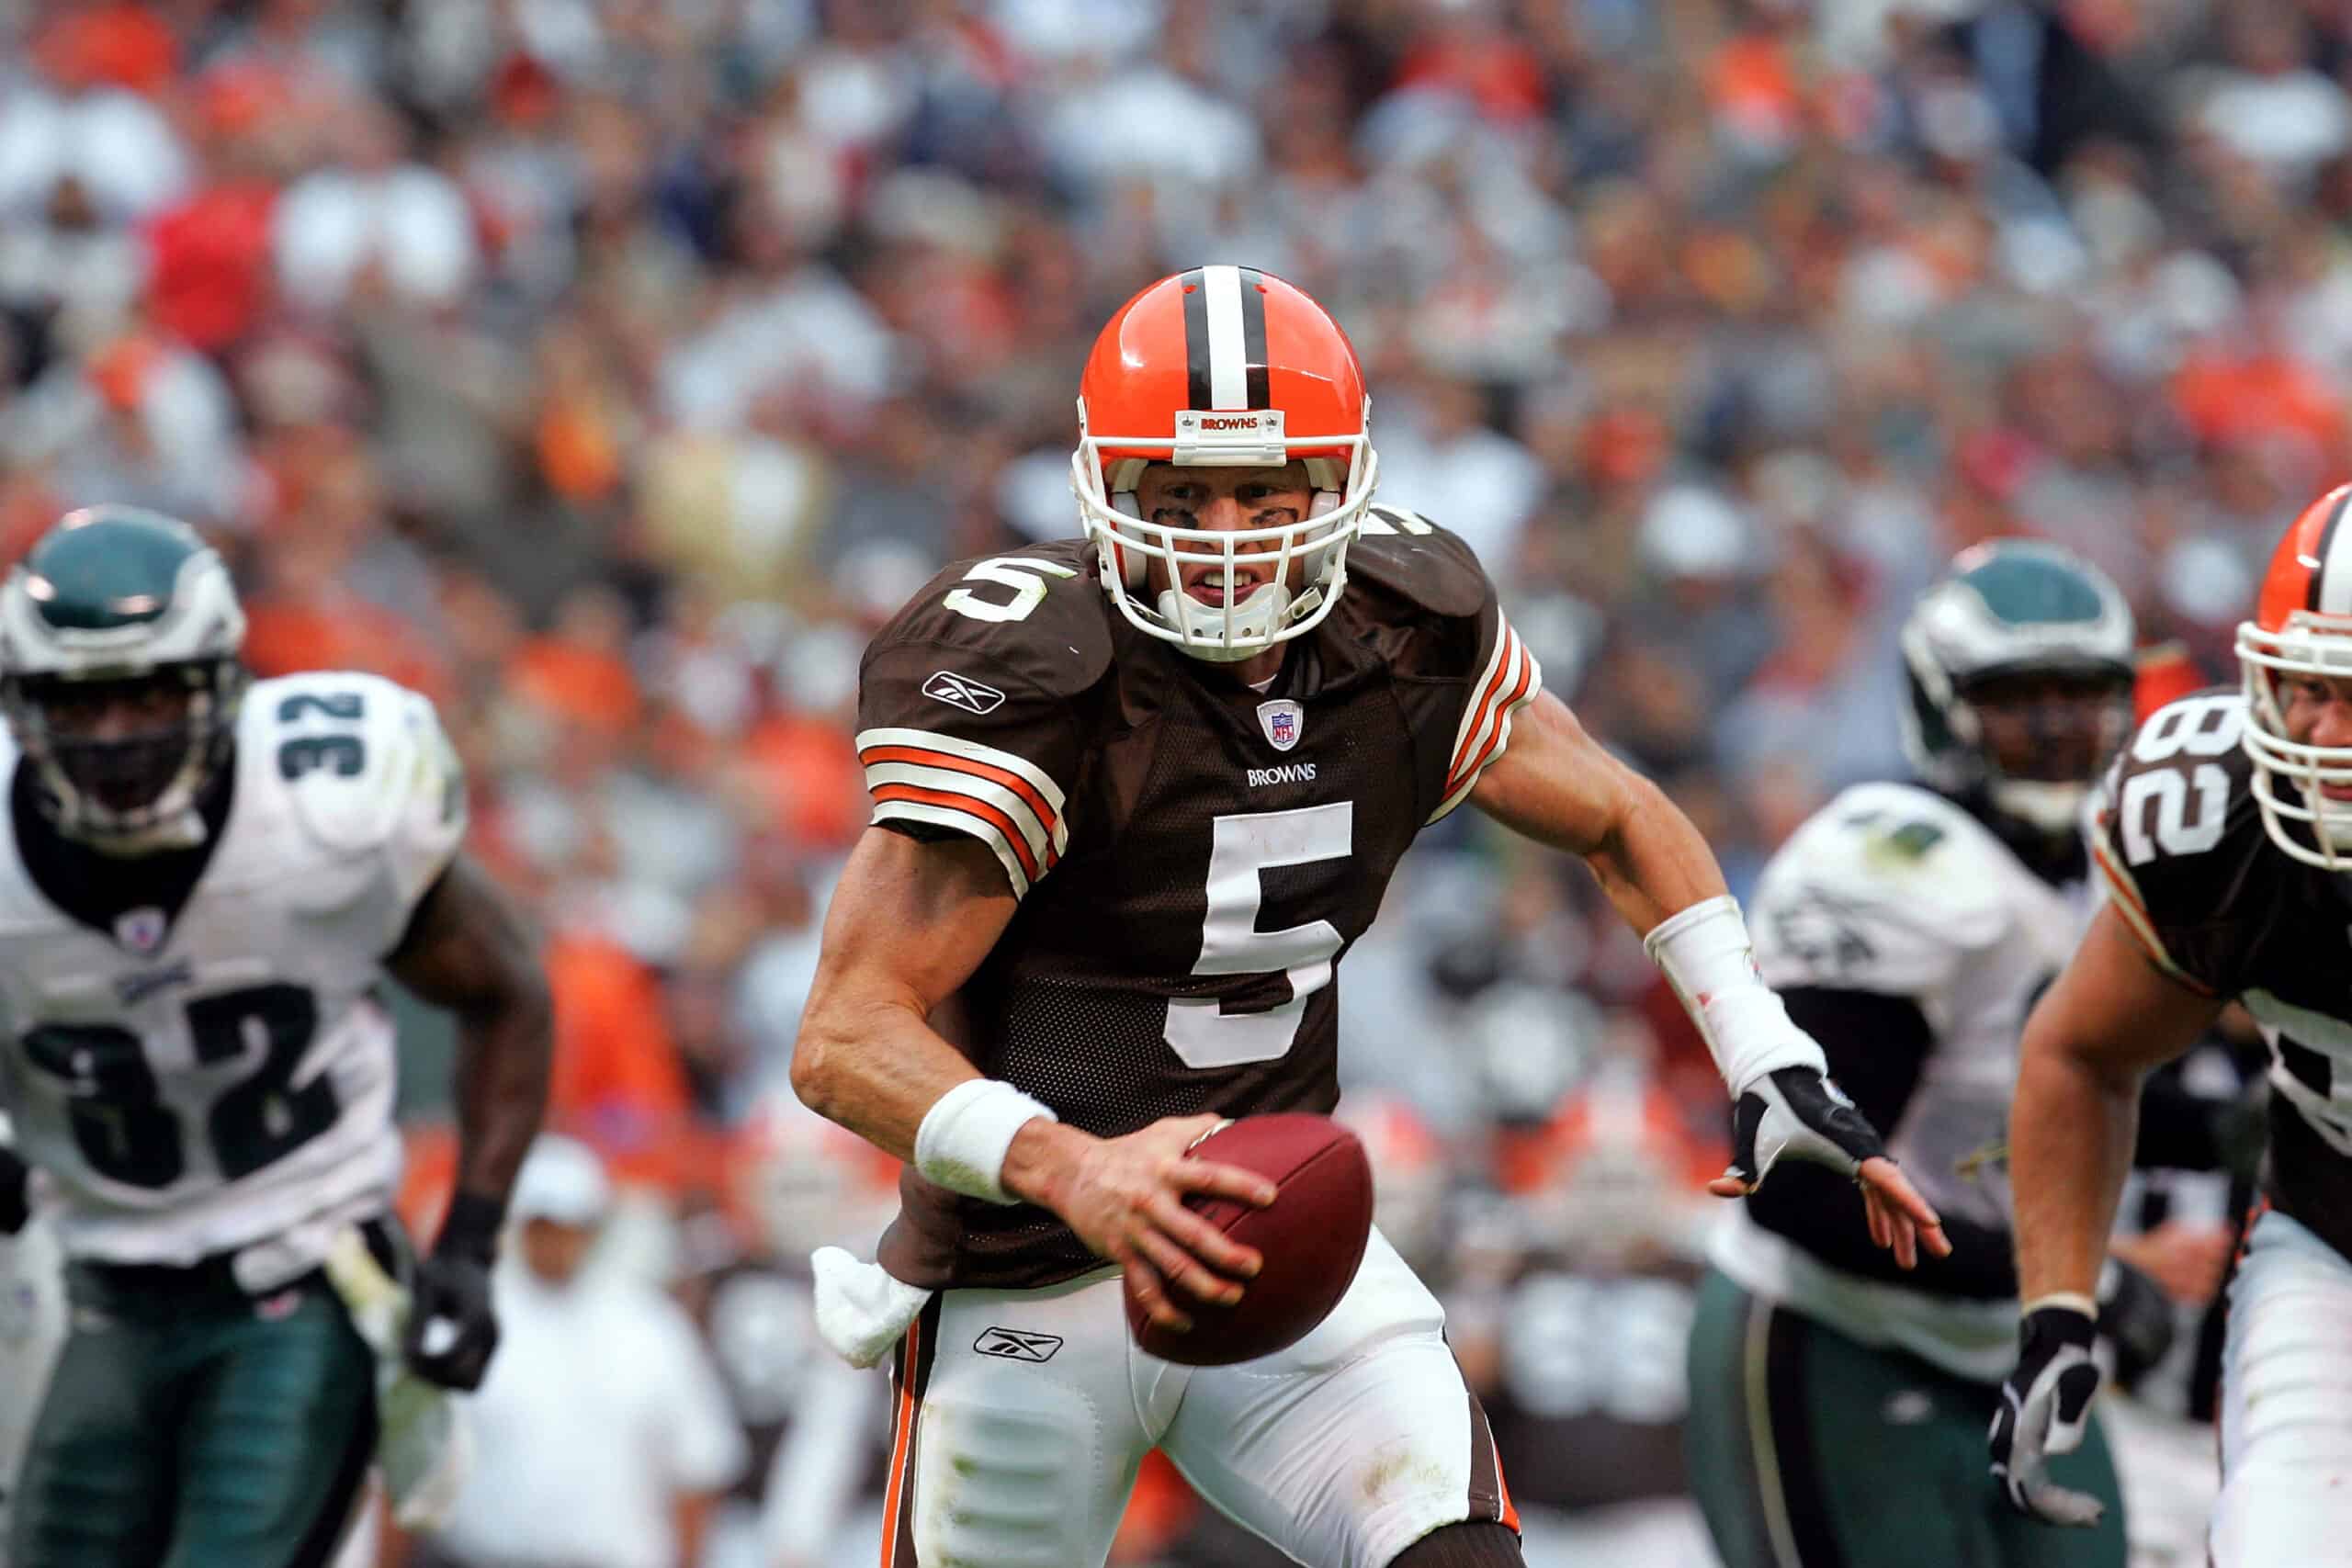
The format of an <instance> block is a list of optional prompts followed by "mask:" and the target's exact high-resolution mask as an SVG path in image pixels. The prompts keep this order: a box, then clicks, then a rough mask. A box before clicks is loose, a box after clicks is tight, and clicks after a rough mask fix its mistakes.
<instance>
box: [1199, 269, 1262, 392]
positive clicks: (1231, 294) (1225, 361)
mask: <svg viewBox="0 0 2352 1568" xmlns="http://www.w3.org/2000/svg"><path fill="white" fill-rule="evenodd" d="M1201 294H1202V297H1203V299H1204V300H1205V301H1206V302H1207V305H1208V327H1209V407H1211V408H1213V409H1246V408H1248V407H1249V406H1250V350H1249V344H1248V341H1247V337H1246V334H1245V333H1244V332H1243V329H1242V324H1241V269H1240V268H1239V267H1238V266H1204V267H1203V268H1201Z"/></svg>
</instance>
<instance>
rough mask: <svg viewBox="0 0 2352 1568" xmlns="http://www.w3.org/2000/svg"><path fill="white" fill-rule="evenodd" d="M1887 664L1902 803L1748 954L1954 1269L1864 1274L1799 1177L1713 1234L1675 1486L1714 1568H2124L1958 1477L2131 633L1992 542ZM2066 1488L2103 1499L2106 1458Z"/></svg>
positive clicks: (1805, 878) (2127, 671) (2095, 592)
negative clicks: (2046, 1007)
mask: <svg viewBox="0 0 2352 1568" xmlns="http://www.w3.org/2000/svg"><path fill="white" fill-rule="evenodd" d="M1902 645H1903V654H1904V660H1905V665H1906V667H1907V674H1908V676H1909V684H1910V691H1911V698H1912V702H1911V707H1910V710H1909V712H1908V715H1907V722H1906V724H1905V740H1906V750H1908V751H1909V753H1910V755H1911V758H1912V761H1913V763H1914V765H1915V767H1916V768H1917V771H1918V773H1919V775H1920V782H1919V783H1917V784H1893V783H1887V784H1861V785H1858V786H1856V787H1854V788H1851V789H1849V790H1847V791H1845V792H1844V793H1843V794H1841V795H1838V797H1837V798H1836V799H1835V800H1833V801H1831V802H1830V804H1829V805H1828V806H1826V807H1824V808H1823V809H1822V810H1821V811H1820V812H1818V813H1817V814H1816V815H1815V816H1814V818H1812V819H1811V820H1809V821H1808V822H1806V823H1805V825H1804V827H1802V828H1800V829H1798V830H1797V831H1796V833H1795V834H1794V835H1793V836H1792V838H1791V839H1790V840H1789V841H1788V843H1787V844H1786V845H1785V846H1783V847H1782V848H1781V852H1779V853H1778V854H1777V855H1776V856H1775V857H1774V858H1773V860H1772V862H1771V863H1770V865H1769V866H1768V867H1767V868H1766V869H1765V872H1764V874H1763V877H1762V879H1761V881H1760V883H1759V884H1758V889H1757V893H1756V897H1755V899H1754V902H1753V908H1754V910H1755V913H1756V921H1755V926H1754V931H1755V934H1756V951H1757V958H1758V963H1759V964H1760V965H1761V966H1762V968H1763V971H1764V977H1765V979H1766V980H1768V981H1769V982H1770V984H1771V985H1772V986H1773V987H1775V988H1776V989H1778V990H1779V991H1780V993H1781V996H1782V997H1783V998H1785V999H1786V1001H1787V1003H1788V1007H1789V1012H1790V1015H1791V1016H1792V1017H1793V1018H1794V1019H1796V1020H1797V1021H1798V1022H1799V1024H1801V1025H1802V1026H1803V1027H1804V1029H1806V1030H1807V1031H1808V1032H1811V1033H1812V1034H1813V1036H1814V1037H1815V1039H1817V1040H1819V1041H1820V1042H1821V1044H1822V1049H1823V1051H1824V1052H1825V1053H1826V1055H1827V1056H1828V1058H1829V1063H1830V1070H1831V1072H1832V1073H1833V1074H1834V1075H1835V1076H1836V1077H1837V1079H1838V1083H1839V1084H1840V1085H1842V1086H1843V1087H1844V1088H1845V1089H1846V1091H1847V1092H1848V1093H1849V1094H1850V1095H1851V1096H1852V1097H1853V1099H1854V1100H1855V1102H1856V1103H1857V1105H1859V1106H1860V1109H1861V1111H1862V1112H1863V1114H1864V1115H1866V1116H1867V1117H1869V1118H1870V1120H1871V1122H1873V1123H1874V1124H1875V1125H1878V1126H1880V1127H1884V1128H1886V1129H1888V1131H1889V1134H1890V1136H1889V1137H1888V1140H1887V1142H1888V1147H1889V1149H1890V1151H1891V1152H1893V1153H1894V1154H1895V1155H1896V1156H1898V1157H1899V1158H1900V1159H1901V1161H1902V1163H1903V1165H1904V1168H1905V1169H1907V1170H1908V1171H1910V1172H1911V1174H1912V1177H1913V1179H1915V1180H1916V1181H1917V1182H1918V1184H1919V1187H1920V1190H1922V1191H1923V1192H1924V1193H1926V1194H1927V1196H1928V1199H1929V1201H1931V1202H1933V1203H1934V1204H1935V1205H1936V1207H1937V1209H1938V1211H1939V1213H1942V1215H1943V1216H1944V1224H1945V1226H1946V1229H1947V1232H1948V1234H1949V1235H1951V1240H1952V1251H1951V1256H1950V1257H1948V1258H1921V1259H1920V1266H1919V1268H1918V1269H1917V1271H1916V1272H1910V1273H1902V1272H1898V1271H1897V1270H1894V1269H1889V1268H1886V1267H1884V1266H1883V1265H1882V1264H1881V1262H1880V1261H1879V1259H1878V1258H1877V1257H1876V1256H1874V1254H1873V1251H1872V1249H1871V1248H1869V1247H1857V1246H1854V1245H1851V1243H1850V1241H1849V1238H1848V1237H1847V1235H1845V1234H1844V1228H1843V1227H1844V1225H1845V1224H1846V1223H1847V1216H1846V1215H1844V1214H1843V1213H1840V1212H1839V1210H1838V1207H1837V1206H1836V1205H1835V1204H1834V1202H1833V1201H1832V1200H1834V1199H1835V1197H1836V1194H1835V1193H1833V1192H1827V1191H1823V1190H1818V1189H1817V1188H1816V1187H1815V1184H1814V1183H1813V1182H1812V1181H1811V1172H1809V1171H1803V1170H1798V1171H1792V1172H1791V1173H1790V1177H1789V1179H1787V1180H1785V1181H1784V1182H1783V1183H1781V1185H1780V1187H1779V1188H1778V1189H1777V1190H1775V1189H1774V1188H1772V1187H1769V1186H1768V1187H1767V1188H1765V1189H1764V1190H1762V1191H1760V1192H1758V1194H1757V1195H1756V1196H1755V1197H1754V1198H1752V1199H1750V1200H1749V1201H1748V1202H1747V1205H1745V1207H1744V1209H1743V1210H1741V1211H1740V1212H1738V1213H1734V1214H1733V1215H1731V1216H1730V1217H1729V1221H1728V1223H1727V1224H1726V1225H1725V1226H1724V1230H1723V1232H1722V1233H1721V1235H1719V1237H1718V1240H1717V1244H1716V1246H1715V1247H1714V1251H1713V1269H1712V1271H1711V1274H1710V1277H1709V1279H1708V1280H1707V1282H1706V1284H1705V1286H1704V1287H1703V1288H1702V1294H1701V1306H1700V1313H1699V1317H1698V1322H1697V1325H1696V1327H1695V1328H1694V1330H1693V1333H1692V1336H1691V1391H1692V1398H1693V1409H1692V1414H1691V1421H1690V1422H1689V1424H1688V1426H1687V1427H1686V1432H1687V1434H1688V1440H1689V1444H1690V1448H1691V1472H1692V1479H1693V1483H1694V1488H1695V1490H1696V1491H1697V1493H1698V1495H1699V1496H1700V1499H1701V1501H1702V1505H1703V1506H1704V1508H1705V1510H1706V1513H1707V1517H1708V1524H1709V1528H1710V1529H1711V1530H1712V1531H1713V1535H1714V1537H1715V1540H1716V1544H1717V1546H1718V1548H1719V1549H1720V1550H1721V1551H1722V1552H1723V1555H1724V1560H1725V1561H1726V1562H1729V1563H1731V1564H1733V1568H1750V1565H1770V1568H1796V1565H1798V1564H1803V1565H1804V1568H1882V1565H1883V1568H1917V1565H1921V1564H1928V1563H1938V1564H1941V1563H1960V1562H2001V1563H2006V1564H2011V1565H2018V1564H2034V1565H2047V1568H2062V1565H2063V1568H2077V1565H2081V1568H2094V1565H2110V1564H2111V1565H2114V1568H2120V1565H2121V1564H2122V1562H2123V1561H2124V1542H2123V1537H2122V1533H2121V1529H2120V1522H2119V1518H2120V1510H2112V1511H2111V1513H2110V1517H2109V1521H2108V1524H2107V1525H2106V1526H2105V1527H2104V1528H2103V1529H2101V1530H2099V1531H2098V1532H2092V1533H2085V1534H2075V1533H2072V1532H2064V1531H2055V1530H2049V1529H2041V1528H2039V1527H2037V1526H2034V1525H2032V1524H2030V1523H2029V1522H2027V1521H2025V1520H2022V1519H2019V1518H2018V1517H2015V1516H2013V1515H2011V1514H2010V1513H2008V1512H2007V1510H2005V1509H2003V1508H2000V1507H1999V1506H1996V1504H1995V1503H1994V1501H1993V1500H1992V1499H1991V1498H1989V1497H1988V1496H1986V1495H1985V1494H1984V1493H1983V1492H1982V1490H1981V1489H1978V1488H1975V1487H1973V1486H1971V1485H1968V1484H1966V1483H1965V1478H1966V1477H1967V1475H1968V1474H1969V1472H1972V1471H1973V1469H1974V1467H1975V1463H1976V1459H1975V1456H1976V1454H1977V1452H1978V1451H1979V1450H1978V1445H1979V1444H1980V1443H1981V1442H1982V1441H1983V1434H1984V1432H1985V1426H1986V1424H1987V1423H1988V1422H1989V1421H1990V1420H1991V1418H1992V1415H1993V1411H1994V1408H1995V1405H1996V1403H1997V1402H1998V1399H1999V1394H2000V1380H2001V1376H2002V1374H2003V1373H2004V1372H2005V1371H2007V1367H2008V1363H2009V1358H2010V1353H2011V1348H2012V1345H2013V1343H2014V1341H2013V1338H2012V1335H2013V1325H2015V1323H2016V1321H2017V1275H2016V1270H2015V1269H2014V1267H2013V1266H2012V1264H2011V1261H2010V1247H2009V1191H2008V1183H2007V1179H2006V1176H2005V1174H2004V1172H2003V1170H2002V1168H2001V1162H2000V1160H1999V1159H1998V1158H1997V1157H1996V1155H1997V1150H1998V1148H1999V1145H2000V1144H2001V1141H2002V1137H2003V1132H2004V1128H2005V1125H2006V1122H2007V1115H2008V1106H2009V1094H2010V1085H2011V1082H2012V1080H2013V1079H2014V1077H2015V1075H2016V1067H2017V1047H2018V1035H2019V1032H2021V1030H2022V1029H2023V1027H2024V1024H2025V1019H2026V1014H2027V1012H2028V1010H2030V1007H2031V1006H2032V1003H2033V998H2035V997H2036V996H2037V995H2038V994H2039V993H2040V991H2041V988H2042V987H2044V986H2046V985H2048V984H2049V982H2050V979H2051V977H2052V976H2053V975H2055V974H2056V973H2057V971H2058V969H2059V967H2060V966H2061V965H2063V964H2064V963H2065V961H2066V955H2067V954H2068V953H2070V952H2071V951H2072V950H2073V947H2074V943H2075V937H2076V936H2077V934H2078V933H2079V932H2080V931H2081V930H2082V927H2083V923H2084V921H2085V919H2086V918H2087V916H2088V913H2089V909H2090V896H2089V889H2088V880H2087V871H2088V861H2087V856H2086V849H2085V843H2084V838H2083V832H2082V825H2083V819H2084V807H2085V805H2086V798H2087V795H2088V793H2089V791H2090V788H2091V786H2092V784H2093V783H2094V782H2095V781H2096V779H2097V778H2098V773H2099V770H2100V768H2101V767H2102V766H2103V764H2104V763H2105V761H2106V760H2107V758H2108V757H2109V754H2110V753H2111V752H2112V751H2113V750H2115V748H2116V747H2117V746H2118V745H2119V744H2120V742H2121V740H2122V739H2123V736H2124V734H2125V732H2126V730H2127V729H2128V728H2129V726H2130V723H2131V683H2132V622H2131V611H2130V609H2129V608H2128V607H2127V606H2126V604H2124V601H2123V598H2122V595H2121V594H2120V593H2119V592H2117V590H2116V588H2115V586H2114V584H2112V583H2111V582H2109V581H2108V580H2107V579H2106V578H2105V577H2104V576H2103V575H2101V574H2100V573H2099V572H2098V570H2095V569H2094V568H2092V567H2090V566H2088V565H2086V563H2084V562H2083V561H2081V560H2079V559H2077V558H2075V557H2073V556H2071V555H2069V554H2067V553H2066V552H2064V551H2063V550H2060V549H2058V548H2056V547H2052V546H2049V545H2045V544H2040V543H2033V542H2028V541H2023V540H2009V541H2002V542H1998V543H1995V544H1992V545H1987V546H1982V547H1976V548H1973V549H1971V550H1969V551H1967V552H1965V553H1963V554H1962V556H1961V557H1960V558H1958V559H1957V560H1955V561H1954V562H1953V563H1952V567H1951V570H1950V572H1949V573H1948V574H1947V575H1946V576H1945V577H1944V578H1943V579H1942V580H1941V581H1939V582H1938V583H1937V584H1936V585H1935V586H1934V587H1932V588H1930V589H1929V590H1928V592H1927V593H1926V594H1925V595H1924V596H1923V597H1922V598H1921V599H1920V601H1919V603H1918V604H1917V607H1916V608H1915V609H1914V610H1913V612H1912V614H1911V615H1910V616H1909V618H1908V619H1907V620H1906V622H1905V626H1904V628H1903V636H1902ZM2071 1464H2072V1470H2071V1474H2072V1476H2073V1482H2072V1483H2073V1484H2075V1485H2077V1486H2081V1487H2084V1488H2086V1489H2089V1490H2091V1491H2094V1492H2096V1493H2098V1495H2102V1496H2104V1497H2106V1498H2108V1499H2109V1500H2110V1501H2112V1500H2113V1498H2114V1497H2115V1495H2116V1481H2115V1474H2114V1471H2113V1467H2112V1465H2111V1464H2110V1463H2109V1459H2108V1456H2107V1453H2106V1451H2105V1450H2104V1449H2103V1448H2101V1447H2099V1446H2098V1445H2097V1444H2094V1445H2093V1446H2092V1447H2091V1449H2090V1450H2088V1451H2086V1453H2084V1454H2082V1455H2079V1456H2077V1457H2076V1458H2075V1460H2074V1461H2071Z"/></svg>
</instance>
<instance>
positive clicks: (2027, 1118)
mask: <svg viewBox="0 0 2352 1568" xmlns="http://www.w3.org/2000/svg"><path fill="white" fill-rule="evenodd" d="M2221 1010H2222V1001H2221V1000H2220V999H2219V998H2214V997H2211V996H2208V995H2206V994H2204V993H2203V992H2200V991H2196V990H2192V989H2190V988H2189V987H2188V986H2185V985H2183V984H2182V983H2181V982H2180V981H2178V980H2177V979H2175V978H2173V977H2172V976H2169V975H2167V974H2165V972H2164V971H2163V970H2161V969H2159V968H2157V967H2156V965H2155V964H2154V963H2153V962H2152V961H2151V960H2150V959H2149V957H2148V955H2147V953H2146V951H2145V950H2144V949H2143V948H2142V947H2141V945H2140V943H2139V942H2138V941H2137V939H2135V938H2134V937H2133V936H2132V934H2131V930H2130V928H2129V927H2127V926H2126V925H2125V923H2124V920H2123V917H2122V916H2121V914H2120V913H2119V912H2118V911H2117V909H2116V908H2115V907H2114V906H2113V905H2112V904H2110V905H2109V906H2108V907H2107V908H2103V909H2101V910H2100V911H2099V913H2098V916H2097V917H2096V918H2095V919H2093V920H2092V922H2091V927H2090V930H2089V931H2086V933H2085V934H2084V937H2083V944H2082V947H2081V948H2080V950H2079V951H2077V952H2076V953H2075V957H2074V960H2073V962H2072V963H2070V964H2068V965H2067V966H2066V968H2065V970H2064V973H2062V974H2061V975H2060V976H2058V979H2057V981H2056V983H2055V984H2053V985H2052V987H2050V989H2049V991H2048V992H2046V993H2045V994H2044V995H2043V997H2042V998H2041V1002H2040V1003H2039V1004H2038V1005H2037V1006H2036V1007H2035V1008H2034V1010H2033V1016H2032V1018H2031V1019H2030V1021H2028V1022H2027V1024H2026V1032H2025V1040H2024V1043H2023V1045H2022V1047H2021V1056H2020V1060H2019V1062H2018V1089H2017V1098H2016V1100H2015V1101H2014V1102H2013V1103H2012V1105H2011V1108H2010V1112H2009V1163H2010V1169H2011V1173H2012V1176H2013V1178H2014V1181H2015V1186H2016V1190H2017V1245H2018V1290H2019V1294H2020V1296H2021V1298H2022V1299H2023V1300H2024V1301H2025V1303H2027V1305H2028V1307H2029V1308H2030V1307H2031V1306H2032V1304H2033V1303H2036V1302H2039V1301H2041V1300H2044V1299H2046V1298H2048V1297H2051V1296H2052V1295H2061V1294H2064V1295H2071V1296H2075V1297H2079V1298H2082V1299H2085V1300H2087V1299H2089V1298H2090V1297H2091V1296H2092V1294H2093V1293H2094V1291H2095V1289H2096V1287H2097V1285H2098V1272H2099V1265H2100V1263H2101V1262H2102V1260H2104V1259H2105V1258H2106V1257H2107V1251H2108V1246H2107V1242H2108V1232H2109V1229H2110V1228H2111V1226H2112V1225H2113V1223H2114V1219H2115V1206H2116V1203H2117V1202H2118V1201H2119V1199H2120V1195H2121V1193H2122V1190H2123V1179H2124V1177H2125V1175H2126V1174H2127V1173H2128V1172H2129V1171H2130V1169H2131V1147H2132V1144H2133V1141H2134V1140H2135V1138H2136V1137H2137V1135H2138V1132H2139V1123H2140V1084H2141V1080H2142V1079H2143V1078H2144V1077H2146V1076H2147V1074H2148V1073H2149V1072H2150V1070H2152V1069H2154V1068H2155V1067H2158V1066H2163V1065H2164V1064H2165V1062H2168V1061H2170V1060H2172V1059H2173V1058H2174V1057H2176V1056H2177V1055H2181V1054H2182V1053H2183V1052H2185V1051H2187V1050H2188V1048H2189V1047H2190V1046H2191V1045H2193V1044H2195V1043H2197V1041H2198V1039H2199V1037H2200V1036H2202V1035H2203V1034H2204V1032H2206V1031H2207V1030H2208V1029H2209V1028H2211V1026H2212V1023H2213V1020H2214V1019H2215V1017H2216V1016H2218V1015H2219V1014H2220V1012H2221Z"/></svg>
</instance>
